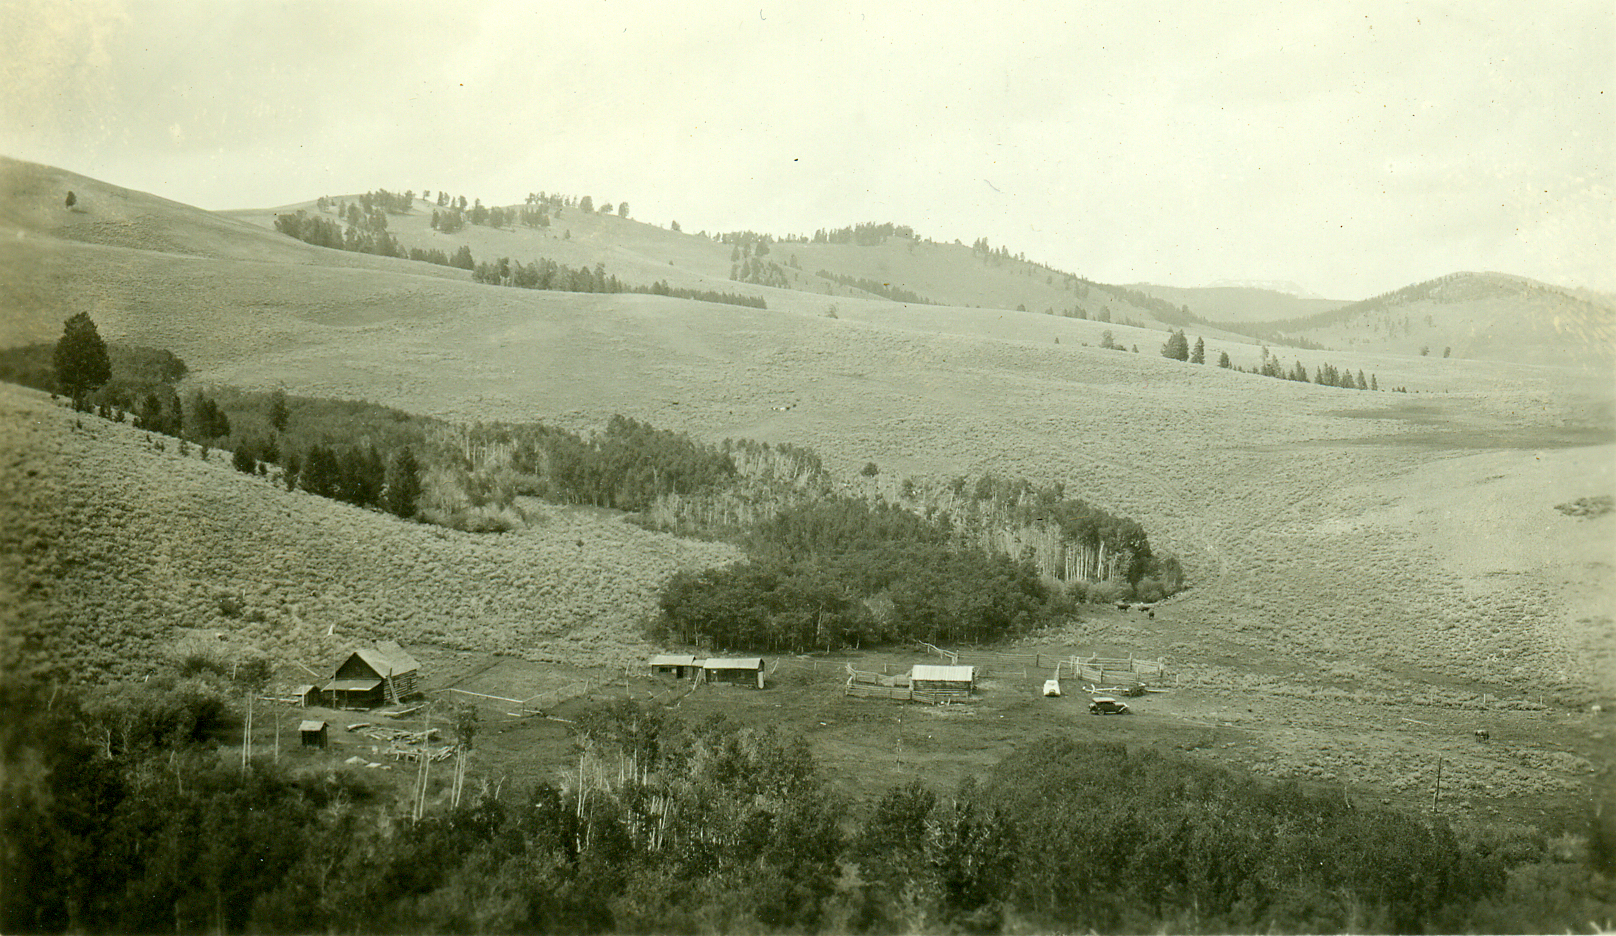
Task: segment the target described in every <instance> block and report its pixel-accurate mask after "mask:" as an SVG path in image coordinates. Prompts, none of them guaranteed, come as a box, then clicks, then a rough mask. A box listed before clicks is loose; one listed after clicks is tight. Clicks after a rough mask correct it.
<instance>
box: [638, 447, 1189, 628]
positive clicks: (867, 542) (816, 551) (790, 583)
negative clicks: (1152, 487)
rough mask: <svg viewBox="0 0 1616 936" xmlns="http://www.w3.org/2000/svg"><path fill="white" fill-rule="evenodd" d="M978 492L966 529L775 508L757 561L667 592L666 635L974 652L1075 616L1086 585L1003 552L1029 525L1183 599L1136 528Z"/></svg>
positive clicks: (835, 507)
mask: <svg viewBox="0 0 1616 936" xmlns="http://www.w3.org/2000/svg"><path fill="white" fill-rule="evenodd" d="M959 484H960V486H961V487H962V488H963V487H965V482H964V481H963V479H961V480H960V482H959ZM972 493H974V494H976V495H977V497H976V499H975V500H974V501H972V502H970V503H969V505H968V506H969V507H970V508H972V509H971V510H970V511H969V513H968V514H967V513H966V512H964V511H962V513H961V522H956V521H955V519H954V517H953V516H952V515H951V514H950V513H949V512H947V511H946V510H945V511H932V510H928V511H926V513H925V514H922V513H919V512H916V511H914V510H911V509H908V508H906V507H903V506H899V505H896V504H889V503H886V502H882V501H877V502H874V503H872V502H870V501H867V500H863V499H858V498H849V497H821V498H818V499H815V500H811V501H807V502H804V503H798V504H794V505H792V506H788V507H785V508H783V509H780V510H778V511H777V512H775V513H773V514H772V515H770V516H767V517H765V518H763V519H760V520H758V521H756V522H755V524H754V525H753V526H752V527H751V529H750V531H749V533H748V534H747V535H746V536H745V537H744V538H743V540H742V541H743V543H744V544H745V546H746V548H747V551H748V552H749V553H750V554H751V555H752V557H753V558H752V559H751V560H749V561H747V562H743V563H738V564H736V565H733V566H730V567H727V568H724V569H709V570H706V571H704V572H699V573H681V574H679V575H676V576H674V577H673V579H671V580H670V581H669V582H668V584H667V585H666V586H665V587H664V589H663V592H662V598H661V606H662V611H663V615H664V618H663V621H662V623H661V633H660V636H662V637H664V638H667V639H676V640H680V641H683V642H686V643H692V642H697V641H705V642H711V643H712V644H713V645H715V646H719V647H732V648H734V647H747V648H751V649H760V650H775V651H781V650H784V651H793V652H799V651H802V650H805V649H808V648H811V647H815V646H820V647H827V648H829V647H833V646H857V645H860V644H863V643H888V642H895V641H903V640H926V641H931V642H946V643H962V642H963V643H978V644H979V643H988V642H992V641H996V640H1001V639H1004V638H1006V637H1011V636H1016V635H1020V634H1024V633H1026V632H1027V631H1029V630H1032V629H1034V628H1036V627H1038V626H1040V625H1042V624H1046V623H1051V622H1053V621H1054V620H1058V619H1060V618H1062V617H1064V616H1066V615H1069V614H1070V613H1072V611H1073V610H1074V602H1075V601H1076V600H1078V599H1080V598H1082V597H1084V596H1085V595H1086V593H1087V589H1086V587H1085V585H1084V583H1083V582H1082V581H1081V580H1078V579H1073V580H1071V581H1062V580H1061V579H1060V578H1059V577H1056V576H1054V575H1052V574H1048V573H1049V571H1050V570H1049V569H1046V568H1042V567H1041V564H1040V562H1039V561H1038V559H1037V556H1036V554H1035V553H1034V554H1031V555H1026V554H1017V555H1009V554H1007V553H1006V552H1005V550H1004V544H1005V542H1006V541H1007V540H1009V541H1010V542H1012V543H1013V542H1015V541H1016V532H1017V531H1018V530H1020V529H1022V528H1024V527H1026V526H1028V525H1030V524H1034V523H1036V524H1038V525H1039V526H1040V527H1041V528H1044V529H1045V531H1046V535H1045V536H1044V537H1043V538H1044V540H1045V541H1046V542H1057V543H1059V542H1064V541H1063V540H1061V539H1059V537H1060V536H1069V537H1071V538H1072V541H1073V542H1074V543H1077V544H1079V546H1081V544H1082V543H1093V544H1098V543H1102V542H1103V543H1107V544H1109V547H1110V549H1111V552H1112V555H1113V556H1114V557H1117V558H1118V560H1119V561H1117V562H1115V563H1112V564H1110V565H1109V568H1111V569H1112V570H1113V571H1115V572H1116V573H1117V574H1120V575H1124V576H1126V577H1127V578H1126V581H1127V582H1128V583H1129V584H1130V585H1132V586H1135V587H1137V586H1138V585H1139V584H1140V583H1141V582H1143V581H1146V580H1147V577H1148V576H1152V575H1156V576H1160V577H1164V578H1166V579H1170V581H1171V585H1170V590H1176V589H1177V588H1178V587H1181V584H1182V573H1181V572H1179V571H1178V569H1177V563H1176V561H1173V560H1171V559H1170V558H1169V559H1167V560H1163V559H1160V558H1158V557H1156V556H1155V555H1154V554H1153V553H1152V552H1151V549H1150V544H1149V541H1148V540H1147V539H1146V538H1145V534H1144V531H1143V529H1141V528H1140V527H1139V525H1138V524H1137V523H1135V522H1133V521H1132V520H1128V519H1126V518H1119V517H1113V516H1111V515H1110V514H1107V513H1105V512H1104V511H1101V510H1098V509H1096V508H1093V507H1091V506H1089V505H1087V504H1085V503H1083V502H1082V501H1078V500H1067V499H1065V498H1063V497H1062V496H1061V494H1062V492H1061V490H1060V489H1059V488H1049V489H1045V490H1044V491H1042V492H1041V494H1040V493H1039V492H1037V491H1036V490H1035V489H1034V488H1032V486H1031V485H1029V484H1027V483H1026V482H1006V481H1001V480H998V479H995V478H993V477H991V476H989V477H986V478H984V479H982V480H981V481H980V482H978V483H977V484H976V485H974V491H973V492H972ZM955 506H956V507H960V506H962V505H960V504H956V505H955ZM1093 552H1094V553H1095V554H1096V555H1103V553H1101V552H1100V550H1099V549H1098V548H1095V549H1094V550H1093ZM1074 558H1075V556H1074ZM1080 574H1081V573H1080ZM1148 581H1150V582H1152V587H1153V588H1156V589H1157V590H1158V591H1160V590H1162V589H1167V588H1169V586H1167V585H1164V584H1163V581H1162V578H1154V579H1148Z"/></svg>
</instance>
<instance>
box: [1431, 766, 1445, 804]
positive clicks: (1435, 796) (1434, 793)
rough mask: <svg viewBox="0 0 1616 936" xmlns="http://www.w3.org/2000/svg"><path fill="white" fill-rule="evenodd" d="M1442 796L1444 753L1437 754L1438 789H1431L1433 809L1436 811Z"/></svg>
mask: <svg viewBox="0 0 1616 936" xmlns="http://www.w3.org/2000/svg"><path fill="white" fill-rule="evenodd" d="M1441 796H1442V755H1441V754H1438V755H1437V756H1436V789H1434V790H1432V791H1431V811H1432V812H1436V801H1437V799H1438V798H1439V797H1441Z"/></svg>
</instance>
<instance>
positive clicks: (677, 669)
mask: <svg viewBox="0 0 1616 936" xmlns="http://www.w3.org/2000/svg"><path fill="white" fill-rule="evenodd" d="M650 666H651V675H652V676H672V677H673V678H674V679H688V678H691V677H694V676H695V675H696V671H697V670H699V669H701V663H700V662H699V661H698V660H697V659H696V658H695V657H693V656H691V655H690V654H688V653H659V654H657V655H656V656H654V657H652V658H651V663H650Z"/></svg>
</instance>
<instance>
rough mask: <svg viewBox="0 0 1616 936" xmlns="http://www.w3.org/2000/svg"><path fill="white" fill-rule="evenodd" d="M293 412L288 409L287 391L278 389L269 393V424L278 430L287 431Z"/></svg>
mask: <svg viewBox="0 0 1616 936" xmlns="http://www.w3.org/2000/svg"><path fill="white" fill-rule="evenodd" d="M290 420H291V414H290V413H289V412H287V409H286V391H285V390H276V391H275V392H274V393H272V394H270V395H269V424H270V425H271V426H273V427H275V431H276V432H285V431H286V425H287V423H288V422H289V421H290Z"/></svg>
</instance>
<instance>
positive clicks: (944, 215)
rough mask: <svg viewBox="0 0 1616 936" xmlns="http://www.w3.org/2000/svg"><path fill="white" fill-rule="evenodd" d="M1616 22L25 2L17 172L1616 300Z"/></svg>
mask: <svg viewBox="0 0 1616 936" xmlns="http://www.w3.org/2000/svg"><path fill="white" fill-rule="evenodd" d="M1613 27H1616V4H1612V3H1611V2H1610V0H1589V2H1555V0H1548V2H1546V3H1531V4H1529V3H1526V2H1524V0H1509V2H1498V0H1461V2H1432V3H1420V2H1414V3H1391V2H1379V0H1371V2H1360V3H1353V4H1335V3H1319V2H1313V0H1309V2H1304V3H1282V2H1261V3H1258V2H1244V0H1243V2H1219V3H1205V4H1191V3H1185V2H1183V0H1176V2H1164V3H1148V2H1147V3H1140V2H1131V0H1130V2H1112V3H1104V4H1099V3H1095V4H1081V3H1072V2H1063V3H1055V2H1023V3H1016V4H993V3H984V2H980V0H977V2H971V3H962V2H953V0H929V2H923V3H882V4H867V5H863V6H860V5H853V4H831V3H820V2H813V0H792V2H790V3H785V4H778V5H776V4H775V3H774V2H772V0H747V2H745V3H738V2H727V0H703V2H699V3H669V2H618V0H595V2H588V3H563V2H551V3H545V4H532V3H475V2H473V3H445V2H442V0H433V2H395V3H364V2H347V0H342V2H331V0H326V2H319V3H271V2H252V3H247V2H240V3H231V2H220V0H206V2H197V3H179V2H119V0H5V2H0V76H3V77H4V82H5V85H6V86H7V87H6V88H5V89H4V90H5V91H6V92H7V93H4V94H0V152H3V153H5V154H7V155H11V156H16V157H19V158H23V159H28V160H34V161H38V162H44V163H49V164H51V165H55V166H60V167H62V168H65V169H69V170H71V171H74V172H78V173H81V174H84V175H88V176H92V177H95V178H98V179H102V180H104V181H107V182H111V183H113V184H116V185H121V186H125V187H128V188H134V189H139V190H142V191H148V192H152V193H155V194H158V195H161V196H163V197H166V198H171V199H174V200H177V201H182V202H187V203H189V204H193V205H197V206H200V207H203V208H210V209H228V208H242V207H268V206H276V205H282V204H287V203H291V202H298V201H305V200H309V199H312V198H314V197H316V196H318V195H321V194H332V195H336V194H351V193H357V192H362V191H365V190H367V189H372V188H388V189H393V190H399V191H401V190H404V189H407V188H409V189H415V190H416V191H423V190H432V191H436V190H438V189H440V188H448V189H449V190H450V191H451V192H453V193H455V194H464V195H466V196H467V197H468V198H481V199H482V200H483V201H484V203H486V204H509V203H512V202H518V201H520V200H521V199H522V198H523V197H524V196H525V195H526V194H527V193H529V192H537V191H541V190H543V191H550V192H564V193H567V194H571V195H591V196H593V197H594V199H595V201H596V202H600V201H603V200H610V201H613V202H619V201H627V202H629V206H630V213H631V216H633V217H635V218H638V219H640V220H644V221H650V222H654V223H657V224H662V225H667V224H668V223H669V222H670V221H672V220H678V221H679V222H680V224H681V226H682V227H683V228H684V229H685V230H687V231H696V230H701V229H706V230H710V231H715V230H738V229H751V230H756V231H760V232H767V233H774V234H786V233H812V231H813V230H814V229H815V228H819V227H840V226H844V225H848V224H853V223H856V222H859V221H894V222H897V223H900V224H909V225H911V226H913V227H914V228H915V229H916V231H917V232H918V233H920V234H922V235H924V236H928V237H932V238H934V239H937V240H954V239H956V238H958V239H960V240H962V241H964V242H965V243H970V242H972V241H973V240H975V239H976V238H978V237H986V238H988V240H989V241H990V242H991V243H992V244H993V245H994V246H999V245H1003V246H1006V247H1008V248H1009V249H1010V250H1011V251H1013V252H1025V253H1026V255H1027V257H1028V258H1029V259H1034V260H1039V261H1043V262H1046V263H1049V264H1051V265H1053V266H1055V267H1057V268H1060V269H1063V270H1068V271H1071V272H1074V273H1078V274H1080V275H1083V276H1087V277H1089V278H1091V279H1095V280H1099V281H1102V282H1113V283H1131V282H1141V281H1145V282H1156V283H1165V284H1170V285H1177V286H1197V285H1206V284H1209V283H1213V282H1216V281H1220V280H1263V281H1290V282H1294V283H1296V284H1299V285H1301V286H1303V287H1305V288H1306V289H1308V290H1311V291H1313V292H1315V293H1318V294H1322V295H1325V296H1328V297H1330V298H1344V299H1352V298H1361V297H1364V296H1367V295H1372V294H1375V293H1379V292H1383V291H1386V290H1389V289H1395V288H1397V287H1400V286H1403V285H1406V284H1408V283H1411V282H1416V281H1418V280H1422V279H1428V278H1430V277H1432V276H1437V275H1441V274H1443V273H1448V272H1452V271H1455V270H1500V271H1504V272H1511V273H1519V274H1522V275H1526V276H1531V277H1535V278H1538V279H1542V280H1546V281H1549V282H1554V283H1558V284H1562V285H1567V286H1586V287H1591V288H1596V289H1603V290H1612V291H1616V263H1613V260H1616V208H1613V201H1612V199H1613V195H1616V185H1613V178H1612V175H1613V172H1612V155H1613V151H1616V119H1613V116H1616V115H1613V104H1612V99H1613V97H1616V30H1613Z"/></svg>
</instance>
